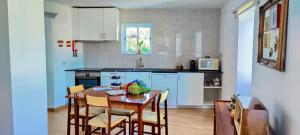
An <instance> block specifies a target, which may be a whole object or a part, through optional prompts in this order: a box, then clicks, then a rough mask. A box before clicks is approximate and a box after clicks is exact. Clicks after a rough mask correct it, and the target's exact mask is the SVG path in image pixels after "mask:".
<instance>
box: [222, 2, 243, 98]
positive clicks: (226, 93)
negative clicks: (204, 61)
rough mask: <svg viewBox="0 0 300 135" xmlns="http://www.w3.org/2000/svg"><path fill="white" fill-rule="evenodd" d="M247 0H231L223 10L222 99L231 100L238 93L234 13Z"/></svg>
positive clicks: (236, 25)
mask: <svg viewBox="0 0 300 135" xmlns="http://www.w3.org/2000/svg"><path fill="white" fill-rule="evenodd" d="M244 1H246V0H230V1H228V3H227V4H226V5H224V6H223V7H222V9H221V30H220V52H221V54H222V71H223V80H222V81H223V82H222V84H223V89H222V98H223V99H229V98H230V97H231V96H232V95H233V94H235V92H236V75H237V67H236V65H237V43H238V40H237V35H238V21H237V19H235V18H234V15H233V13H232V12H233V11H234V10H235V9H236V8H237V7H239V6H240V5H241V4H242V3H243V2H244Z"/></svg>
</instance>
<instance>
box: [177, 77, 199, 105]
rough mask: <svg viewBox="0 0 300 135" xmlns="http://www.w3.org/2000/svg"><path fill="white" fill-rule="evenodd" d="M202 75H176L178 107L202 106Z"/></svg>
mask: <svg viewBox="0 0 300 135" xmlns="http://www.w3.org/2000/svg"><path fill="white" fill-rule="evenodd" d="M203 82H204V74H203V73H178V96H177V97H178V98H177V105H178V106H202V105H203V89H204V84H203Z"/></svg>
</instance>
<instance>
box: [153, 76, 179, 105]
mask: <svg viewBox="0 0 300 135" xmlns="http://www.w3.org/2000/svg"><path fill="white" fill-rule="evenodd" d="M152 89H153V90H167V89H168V90H169V96H168V108H176V107H177V73H153V74H152Z"/></svg>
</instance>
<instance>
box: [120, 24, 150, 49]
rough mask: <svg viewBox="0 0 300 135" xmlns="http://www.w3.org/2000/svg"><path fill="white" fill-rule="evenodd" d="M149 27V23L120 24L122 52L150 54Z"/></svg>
mask: <svg viewBox="0 0 300 135" xmlns="http://www.w3.org/2000/svg"><path fill="white" fill-rule="evenodd" d="M151 28H152V25H151V24H149V23H124V24H122V53H124V54H150V53H151Z"/></svg>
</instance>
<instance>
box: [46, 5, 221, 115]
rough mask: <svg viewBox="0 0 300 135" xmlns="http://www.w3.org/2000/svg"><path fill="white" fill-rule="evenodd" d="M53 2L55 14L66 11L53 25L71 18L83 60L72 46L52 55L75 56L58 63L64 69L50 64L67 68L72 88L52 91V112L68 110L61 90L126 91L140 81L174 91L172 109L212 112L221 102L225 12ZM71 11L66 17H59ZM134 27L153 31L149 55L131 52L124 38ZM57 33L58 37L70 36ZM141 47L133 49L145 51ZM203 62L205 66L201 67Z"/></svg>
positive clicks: (159, 88) (57, 49) (169, 97)
mask: <svg viewBox="0 0 300 135" xmlns="http://www.w3.org/2000/svg"><path fill="white" fill-rule="evenodd" d="M48 3H49V4H48V6H49V8H48V9H49V11H48V12H49V13H51V12H52V13H53V12H54V11H53V7H60V10H58V9H57V10H56V12H55V13H57V16H55V18H52V20H51V16H50V17H49V18H50V19H49V20H50V21H54V22H52V25H53V26H55V25H56V26H55V27H59V25H60V24H55V21H56V20H57V21H59V20H60V19H61V20H60V21H59V22H62V21H64V20H63V18H61V17H64V18H66V17H67V18H70V19H69V20H68V21H69V22H68V23H70V22H72V25H71V27H70V26H68V27H67V28H68V29H71V31H72V35H69V36H70V37H72V39H73V40H75V41H76V42H75V41H74V43H73V44H74V45H75V47H76V48H77V51H76V53H77V57H76V56H73V54H72V50H71V49H72V47H70V48H68V47H67V46H63V47H55V46H54V48H53V49H56V51H53V52H50V53H52V56H54V57H64V56H65V57H70V56H66V54H65V52H66V51H69V52H67V53H69V55H71V56H72V57H71V58H68V59H69V60H66V58H63V59H55V60H56V61H57V60H58V61H61V62H57V63H58V65H55V64H49V65H51V66H54V68H55V67H57V68H58V67H60V68H61V69H64V70H65V78H66V79H65V80H66V86H63V84H61V87H57V90H56V89H52V92H53V93H57V94H53V96H48V106H49V110H59V109H60V108H63V107H64V106H65V104H66V100H64V99H62V97H64V96H65V95H67V93H66V91H64V92H62V91H61V89H62V88H63V87H71V86H75V85H79V84H84V86H85V87H86V88H90V87H94V86H121V85H124V84H128V83H130V82H132V81H134V80H136V79H138V80H142V81H143V82H144V83H145V84H146V87H148V88H151V89H156V90H166V89H168V90H169V91H170V93H169V96H168V108H173V109H176V108H185V109H187V108H212V105H213V100H214V99H220V98H221V94H222V86H221V79H222V72H221V70H220V68H221V65H220V62H219V61H220V60H219V57H220V53H219V50H220V46H219V37H220V36H219V34H220V10H219V9H213V8H212V9H197V8H196V9H184V8H182V9H172V8H171V9H168V8H165V9H164V8H161V9H117V8H83V7H68V6H65V5H59V3H52V2H48ZM45 9H46V11H47V3H46V8H45ZM70 9H71V12H69V11H68V12H67V11H65V12H66V13H64V16H62V15H60V13H59V12H57V11H60V12H62V11H63V10H70ZM51 10H52V11H51ZM99 13H100V15H99ZM102 14H103V15H102ZM106 14H107V15H106ZM99 20H101V21H100V22H99ZM126 26H127V27H126ZM137 26H140V27H137ZM46 27H47V26H46ZM130 27H136V28H149V29H147V30H149V32H148V34H149V35H146V36H149V37H148V39H150V40H149V43H147V45H148V46H150V47H149V51H148V52H145V51H143V50H142V51H141V50H134V51H131V52H130V51H128V50H126V49H125V48H126V46H125V45H124V42H126V40H125V37H124V35H126V34H127V33H126V28H127V29H128V28H130ZM52 29H53V32H55V34H54V36H56V35H57V34H56V33H58V34H60V35H62V34H63V33H64V32H61V31H55V30H56V28H52ZM101 29H102V30H101ZM99 33H100V34H99ZM64 36H65V35H64ZM126 38H127V37H126ZM65 40H66V39H65ZM67 40H68V39H67ZM53 42H54V44H55V42H56V41H53ZM65 42H66V41H65ZM50 46H51V45H50ZM136 46H137V45H134V46H133V49H139V48H136ZM52 47H53V46H52ZM62 51H64V54H62V53H63V52H62ZM60 52H61V53H60ZM48 54H49V53H48ZM48 54H47V55H48ZM59 55H63V56H59ZM205 56H206V57H208V58H204V57H205ZM209 57H211V58H209ZM201 62H202V63H203V64H202V67H201V66H198V63H201ZM59 63H63V64H65V65H59ZM66 63H68V64H66ZM69 63H71V64H70V66H69ZM73 63H75V64H73ZM76 64H77V65H76ZM62 66H64V68H63V67H62ZM176 67H177V69H176ZM48 69H51V68H48ZM52 69H53V68H52ZM50 72H51V71H50ZM53 73H54V72H53ZM53 81H56V80H55V79H53ZM58 83H61V82H60V81H59V82H58ZM56 91H57V92H56ZM48 92H49V91H48ZM52 92H49V93H52ZM208 110H210V109H208Z"/></svg>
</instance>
